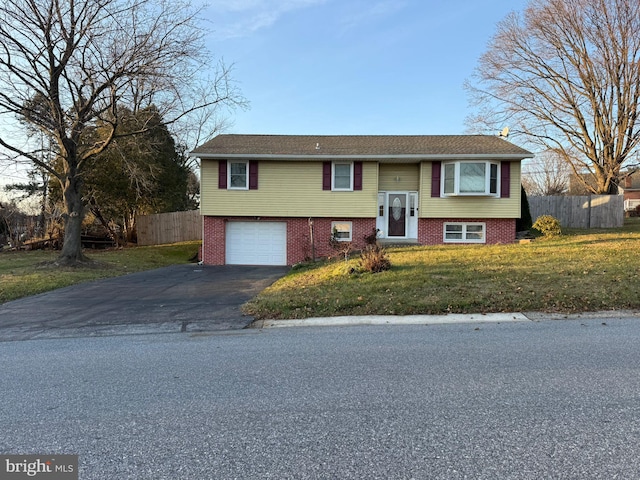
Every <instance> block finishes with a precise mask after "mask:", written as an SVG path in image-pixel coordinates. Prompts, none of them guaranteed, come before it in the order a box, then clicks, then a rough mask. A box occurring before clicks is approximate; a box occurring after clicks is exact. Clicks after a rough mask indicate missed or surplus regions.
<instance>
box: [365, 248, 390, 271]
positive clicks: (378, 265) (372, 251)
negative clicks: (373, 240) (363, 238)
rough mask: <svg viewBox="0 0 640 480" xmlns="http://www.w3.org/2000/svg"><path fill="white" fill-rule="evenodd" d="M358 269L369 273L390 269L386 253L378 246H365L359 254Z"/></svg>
mask: <svg viewBox="0 0 640 480" xmlns="http://www.w3.org/2000/svg"><path fill="white" fill-rule="evenodd" d="M360 268H361V269H362V270H364V271H367V272H371V273H379V272H383V271H385V270H389V269H390V268H391V261H390V260H389V258H388V257H387V252H386V251H385V249H384V248H383V247H381V246H380V245H376V244H373V245H367V246H366V247H365V249H364V250H363V251H362V253H361V254H360Z"/></svg>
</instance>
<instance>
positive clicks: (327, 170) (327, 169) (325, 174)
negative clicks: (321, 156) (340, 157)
mask: <svg viewBox="0 0 640 480" xmlns="http://www.w3.org/2000/svg"><path fill="white" fill-rule="evenodd" d="M322 190H331V162H322Z"/></svg>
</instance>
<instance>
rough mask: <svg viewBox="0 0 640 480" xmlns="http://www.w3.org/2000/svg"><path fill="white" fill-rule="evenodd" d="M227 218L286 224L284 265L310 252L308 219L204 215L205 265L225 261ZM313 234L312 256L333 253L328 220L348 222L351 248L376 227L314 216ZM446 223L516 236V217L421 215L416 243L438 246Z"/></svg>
mask: <svg viewBox="0 0 640 480" xmlns="http://www.w3.org/2000/svg"><path fill="white" fill-rule="evenodd" d="M228 221H243V222H248V221H264V222H286V223H287V264H288V265H293V264H296V263H299V262H303V261H305V260H309V259H310V258H311V255H312V249H311V239H310V238H311V235H310V228H309V219H308V218H284V217H269V218H265V217H261V218H260V220H252V219H250V218H245V217H225V218H223V217H210V216H205V217H204V219H203V224H204V241H203V247H202V260H203V262H204V263H205V264H206V265H224V264H225V227H226V223H227V222H228ZM312 221H313V236H314V244H315V256H316V258H321V257H328V256H332V255H335V254H336V252H335V251H334V250H332V248H331V246H330V243H329V241H330V239H331V222H340V221H349V222H352V238H353V245H354V248H356V249H360V248H362V247H364V245H365V240H364V238H365V237H366V236H368V235H370V234H371V233H372V231H373V229H374V228H375V227H376V219H375V218H352V219H347V218H314V219H312ZM448 222H483V223H485V224H486V243H488V244H494V243H513V242H514V241H515V235H516V220H515V219H513V218H490V219H477V218H476V219H472V218H466V219H465V218H450V219H449V218H421V219H419V220H418V242H419V243H421V244H423V245H442V244H443V243H444V241H443V229H444V224H445V223H448Z"/></svg>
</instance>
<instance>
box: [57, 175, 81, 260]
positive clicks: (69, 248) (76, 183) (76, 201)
mask: <svg viewBox="0 0 640 480" xmlns="http://www.w3.org/2000/svg"><path fill="white" fill-rule="evenodd" d="M62 194H63V197H64V205H65V209H66V211H65V213H64V214H63V218H64V243H63V245H62V251H61V252H60V256H59V257H58V263H60V264H62V265H76V264H77V263H80V262H84V261H86V260H87V258H86V257H85V256H84V255H83V253H82V238H81V236H82V220H83V219H84V206H83V205H82V195H81V194H80V180H79V178H78V177H77V176H71V175H69V176H68V177H67V179H66V181H64V182H63V184H62Z"/></svg>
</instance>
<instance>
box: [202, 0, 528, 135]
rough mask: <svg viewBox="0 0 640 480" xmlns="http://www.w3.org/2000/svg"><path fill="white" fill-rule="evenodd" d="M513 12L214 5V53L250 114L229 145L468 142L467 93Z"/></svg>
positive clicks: (290, 0) (480, 7) (244, 2)
mask: <svg viewBox="0 0 640 480" xmlns="http://www.w3.org/2000/svg"><path fill="white" fill-rule="evenodd" d="M527 3H528V2H527V1H525V0H514V1H511V2H505V1H498V0H458V1H453V2H444V1H433V0H213V2H211V3H210V6H209V8H208V9H207V19H208V20H209V21H210V22H211V25H212V29H213V31H212V33H211V35H210V37H209V47H210V49H211V50H212V52H213V53H214V55H215V56H216V57H217V58H223V59H224V61H225V62H226V63H227V64H232V63H233V64H234V73H233V78H234V79H235V81H236V82H237V83H238V86H239V87H240V89H241V90H242V93H243V95H244V96H245V97H246V98H247V99H248V100H249V102H250V104H251V106H250V109H248V110H246V111H236V112H234V113H233V114H232V115H231V117H230V120H231V125H230V126H229V127H228V128H227V130H226V132H227V133H265V134H324V135H326V134H372V135H377V134H461V133H465V124H464V120H465V117H466V116H467V115H468V114H469V113H470V110H469V104H468V97H467V94H466V92H465V90H464V89H463V84H464V81H465V80H466V79H468V78H470V76H471V75H472V73H473V70H474V68H475V67H476V65H477V62H478V59H479V57H480V55H481V54H482V53H483V52H484V51H485V50H486V48H487V44H488V42H489V40H490V39H491V37H492V35H493V34H494V32H495V29H496V24H497V23H498V22H499V21H500V20H502V19H503V18H504V17H505V16H506V15H507V14H508V13H509V12H511V11H514V10H515V11H522V10H523V9H524V7H525V6H526V4H527Z"/></svg>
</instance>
